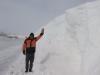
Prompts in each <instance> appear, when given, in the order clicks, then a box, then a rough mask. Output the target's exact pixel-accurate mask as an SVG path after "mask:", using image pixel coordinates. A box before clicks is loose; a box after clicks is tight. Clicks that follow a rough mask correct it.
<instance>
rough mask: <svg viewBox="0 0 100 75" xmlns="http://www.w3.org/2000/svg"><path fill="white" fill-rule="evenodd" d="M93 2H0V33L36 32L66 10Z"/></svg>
mask: <svg viewBox="0 0 100 75" xmlns="http://www.w3.org/2000/svg"><path fill="white" fill-rule="evenodd" d="M90 1H94V0H0V32H7V33H12V34H27V33H30V32H36V31H37V30H38V29H39V28H40V27H41V26H44V25H47V24H48V23H49V22H50V21H52V20H53V19H54V18H56V17H57V16H60V15H62V14H63V13H65V11H66V10H67V9H70V8H73V7H75V6H78V5H80V4H84V3H86V2H90Z"/></svg>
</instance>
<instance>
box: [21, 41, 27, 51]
mask: <svg viewBox="0 0 100 75" xmlns="http://www.w3.org/2000/svg"><path fill="white" fill-rule="evenodd" d="M25 49H26V40H25V41H24V43H23V48H22V51H24V50H25Z"/></svg>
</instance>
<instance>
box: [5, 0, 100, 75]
mask: <svg viewBox="0 0 100 75" xmlns="http://www.w3.org/2000/svg"><path fill="white" fill-rule="evenodd" d="M99 20H100V1H99V0H97V1H95V2H91V3H87V4H84V5H81V6H78V7H75V8H72V9H69V10H67V11H66V13H65V14H64V15H61V16H60V17H57V18H56V19H54V20H53V21H51V22H50V23H49V24H48V25H47V26H44V28H45V35H44V37H43V38H42V39H41V40H40V41H39V42H38V43H37V50H36V55H35V62H34V68H33V72H32V73H27V74H25V73H24V70H25V69H24V66H25V56H24V55H22V54H20V56H19V58H18V60H16V61H15V62H14V63H13V64H12V65H11V67H10V68H9V70H8V72H6V74H5V75H100V46H99V45H100V21H99ZM18 48H19V46H18Z"/></svg>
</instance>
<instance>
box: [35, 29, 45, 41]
mask: <svg viewBox="0 0 100 75" xmlns="http://www.w3.org/2000/svg"><path fill="white" fill-rule="evenodd" d="M43 34H44V28H43V29H42V30H41V33H40V34H39V35H38V36H37V37H36V41H38V40H39V39H40V38H41V37H42V36H43Z"/></svg>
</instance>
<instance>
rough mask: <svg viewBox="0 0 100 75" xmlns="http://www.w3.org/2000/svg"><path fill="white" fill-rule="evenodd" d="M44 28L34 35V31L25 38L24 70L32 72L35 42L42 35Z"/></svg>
mask: <svg viewBox="0 0 100 75" xmlns="http://www.w3.org/2000/svg"><path fill="white" fill-rule="evenodd" d="M43 34H44V29H42V30H41V33H40V34H39V35H38V36H37V37H34V33H31V34H30V36H29V37H28V38H26V39H25V41H24V44H23V54H24V55H26V71H25V72H28V71H29V72H32V67H33V62H34V55H35V49H36V42H37V41H38V40H39V39H40V38H41V37H42V36H43Z"/></svg>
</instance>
